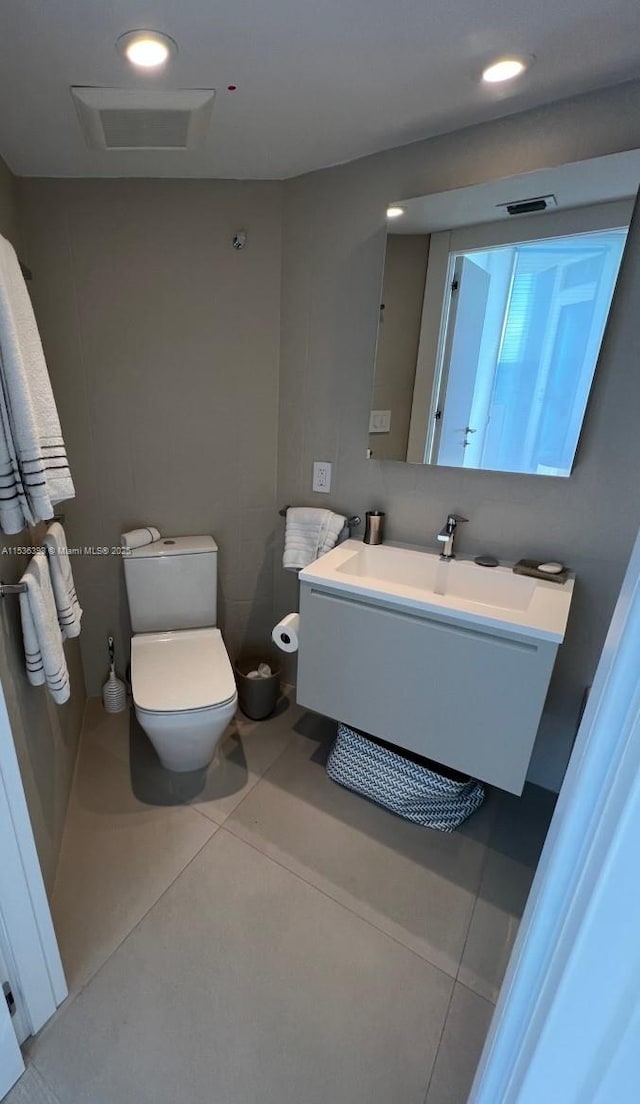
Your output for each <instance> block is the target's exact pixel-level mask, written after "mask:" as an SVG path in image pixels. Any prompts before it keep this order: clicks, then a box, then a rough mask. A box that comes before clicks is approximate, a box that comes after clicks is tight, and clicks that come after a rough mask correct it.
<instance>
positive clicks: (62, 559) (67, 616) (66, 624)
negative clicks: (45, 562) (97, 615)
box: [44, 521, 82, 639]
mask: <svg viewBox="0 0 640 1104" xmlns="http://www.w3.org/2000/svg"><path fill="white" fill-rule="evenodd" d="M44 543H45V548H46V549H47V554H48V556H49V571H50V573H51V586H52V587H53V597H54V598H55V603H56V609H57V611H58V624H59V625H60V631H61V632H62V635H63V636H64V637H65V638H66V639H68V638H70V637H72V636H80V619H81V617H82V609H81V607H80V603H79V601H78V595H77V594H76V588H75V584H74V582H73V573H72V571H71V560H70V559H69V553H68V551H67V538H66V536H65V534H64V529H63V528H62V526H61V525H60V523H59V522H58V521H54V522H52V524H51V525H50V526H49V528H48V529H47V532H46V533H45V537H44Z"/></svg>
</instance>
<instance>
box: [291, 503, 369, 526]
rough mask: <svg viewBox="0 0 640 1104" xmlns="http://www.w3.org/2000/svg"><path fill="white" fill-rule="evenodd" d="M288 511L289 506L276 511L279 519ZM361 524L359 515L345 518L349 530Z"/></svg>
mask: <svg viewBox="0 0 640 1104" xmlns="http://www.w3.org/2000/svg"><path fill="white" fill-rule="evenodd" d="M289 509H290V507H289V506H283V507H282V509H281V510H278V513H279V514H280V517H286V516H287V510H289ZM361 523H362V518H361V517H360V515H359V514H352V515H351V517H348V518H347V525H348V526H349V528H350V529H355V527H356V525H360V524H361Z"/></svg>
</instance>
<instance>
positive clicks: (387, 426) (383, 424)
mask: <svg viewBox="0 0 640 1104" xmlns="http://www.w3.org/2000/svg"><path fill="white" fill-rule="evenodd" d="M390 430H391V411H390V410H372V411H371V414H370V415H369V433H389V432H390Z"/></svg>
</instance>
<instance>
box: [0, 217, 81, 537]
mask: <svg viewBox="0 0 640 1104" xmlns="http://www.w3.org/2000/svg"><path fill="white" fill-rule="evenodd" d="M74 496H75V490H74V487H73V481H72V479H71V472H70V471H69V464H68V461H67V453H66V450H65V446H64V441H63V439H62V432H61V429H60V421H59V418H58V411H57V409H56V404H55V400H54V397H53V392H52V390H51V381H50V379H49V373H48V372H47V365H46V363H45V359H44V353H43V351H42V344H41V341H40V335H39V333H38V327H37V325H36V320H35V317H34V313H33V308H32V306H31V300H30V299H29V293H28V291H27V288H26V285H25V282H24V279H23V277H22V273H21V271H20V265H19V263H18V258H17V257H16V254H15V251H14V249H13V246H12V245H10V243H9V242H8V241H6V239H5V238H3V237H1V236H0V528H1V529H2V530H3V532H5V533H19V532H21V531H22V530H23V529H25V528H26V527H27V526H29V525H35V523H36V522H38V521H47V520H48V519H49V518H51V517H53V514H54V509H53V507H54V505H55V503H56V502H61V501H62V500H63V499H67V498H73V497H74Z"/></svg>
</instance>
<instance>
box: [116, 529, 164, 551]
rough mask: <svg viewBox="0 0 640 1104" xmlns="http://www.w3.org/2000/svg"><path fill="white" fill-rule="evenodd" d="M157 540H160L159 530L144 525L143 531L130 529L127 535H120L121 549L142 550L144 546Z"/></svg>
mask: <svg viewBox="0 0 640 1104" xmlns="http://www.w3.org/2000/svg"><path fill="white" fill-rule="evenodd" d="M157 540H160V530H159V529H156V528H155V526H154V525H146V526H145V527H144V528H143V529H130V530H129V532H128V533H121V534H120V543H121V545H122V547H123V548H144V546H145V544H153V542H154V541H157Z"/></svg>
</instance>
